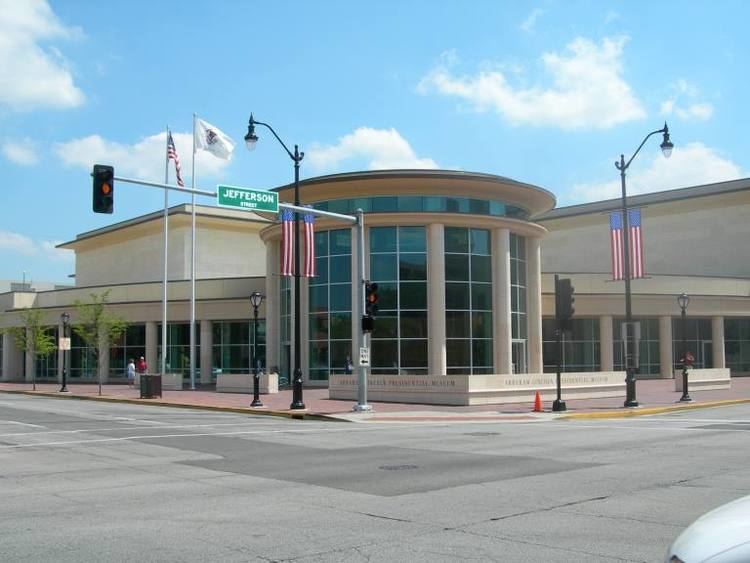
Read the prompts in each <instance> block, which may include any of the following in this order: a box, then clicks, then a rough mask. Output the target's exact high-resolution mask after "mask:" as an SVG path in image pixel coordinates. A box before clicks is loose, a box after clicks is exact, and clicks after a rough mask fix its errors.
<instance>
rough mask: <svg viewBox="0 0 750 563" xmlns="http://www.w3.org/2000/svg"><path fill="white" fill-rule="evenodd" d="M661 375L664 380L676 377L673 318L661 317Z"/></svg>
mask: <svg viewBox="0 0 750 563" xmlns="http://www.w3.org/2000/svg"><path fill="white" fill-rule="evenodd" d="M659 365H660V369H659V374H660V375H661V377H662V379H672V378H673V377H674V358H673V357H672V317H659Z"/></svg>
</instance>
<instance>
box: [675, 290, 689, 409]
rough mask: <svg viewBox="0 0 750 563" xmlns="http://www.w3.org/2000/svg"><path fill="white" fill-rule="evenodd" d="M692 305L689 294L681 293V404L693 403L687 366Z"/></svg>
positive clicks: (679, 303) (678, 299) (679, 300)
mask: <svg viewBox="0 0 750 563" xmlns="http://www.w3.org/2000/svg"><path fill="white" fill-rule="evenodd" d="M688 303H690V296H689V295H688V294H687V293H681V294H680V295H679V297H677V304H678V305H679V306H680V310H681V312H682V314H681V317H682V324H681V325H682V397H680V402H683V403H687V402H690V401H692V399H691V398H690V395H689V394H688V368H687V366H688V364H687V353H688V351H687V307H688Z"/></svg>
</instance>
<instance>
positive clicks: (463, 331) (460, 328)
mask: <svg viewBox="0 0 750 563" xmlns="http://www.w3.org/2000/svg"><path fill="white" fill-rule="evenodd" d="M470 319H471V313H469V312H468V311H448V312H446V313H445V335H446V337H447V338H469V337H470V336H471V330H470V326H469V322H470Z"/></svg>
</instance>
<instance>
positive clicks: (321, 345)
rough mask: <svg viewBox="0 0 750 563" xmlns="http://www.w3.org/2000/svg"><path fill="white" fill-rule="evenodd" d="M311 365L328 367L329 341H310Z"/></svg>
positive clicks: (312, 366)
mask: <svg viewBox="0 0 750 563" xmlns="http://www.w3.org/2000/svg"><path fill="white" fill-rule="evenodd" d="M310 367H311V368H327V367H328V343H327V342H325V341H324V342H311V343H310Z"/></svg>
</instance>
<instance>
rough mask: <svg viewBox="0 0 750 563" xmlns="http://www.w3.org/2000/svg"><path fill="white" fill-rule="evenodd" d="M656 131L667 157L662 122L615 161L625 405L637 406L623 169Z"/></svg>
mask: <svg viewBox="0 0 750 563" xmlns="http://www.w3.org/2000/svg"><path fill="white" fill-rule="evenodd" d="M657 133H662V134H663V135H664V140H663V141H662V143H661V145H660V146H661V150H662V153H663V154H664V156H665V157H666V158H669V157H670V156H671V154H672V148H673V147H674V145H673V144H672V141H670V140H669V128H668V127H667V124H666V122H665V123H664V128H663V129H658V130H656V131H652V132H651V133H649V134H648V135H646V137H645V138H644V139H643V142H641V144H640V145H639V146H638V148H637V149H636V151H635V152H634V153H633V156H631V157H630V160H628V161H627V162H625V155H622V154H621V155H620V161H619V162H617V161H615V168H617V169H618V170H619V171H620V182H621V184H622V232H623V237H622V250H623V273H624V278H625V334H624V335H623V338H624V340H625V406H626V407H637V406H638V401H637V400H636V397H635V366H634V358H633V340H634V338H633V336H634V335H633V309H632V300H631V295H630V242H629V240H628V239H629V238H630V237H629V235H630V225H629V224H628V201H627V194H626V191H625V171H626V170H627V169H628V167H629V166H630V163H631V162H633V159H634V158H635V156H636V155H637V154H638V152H639V151H640V150H641V148H642V147H643V145H645V144H646V141H647V140H648V139H649V138H650V137H651V136H652V135H656V134H657Z"/></svg>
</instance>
